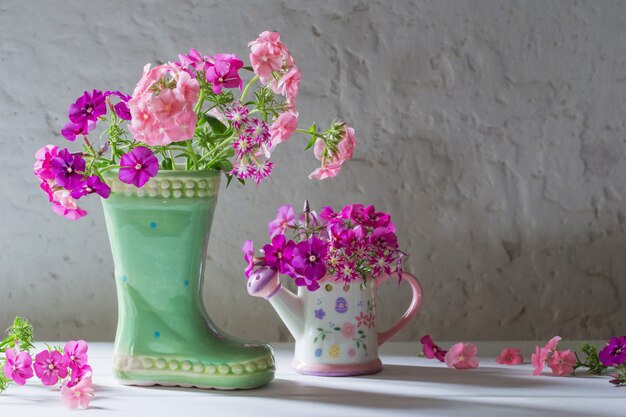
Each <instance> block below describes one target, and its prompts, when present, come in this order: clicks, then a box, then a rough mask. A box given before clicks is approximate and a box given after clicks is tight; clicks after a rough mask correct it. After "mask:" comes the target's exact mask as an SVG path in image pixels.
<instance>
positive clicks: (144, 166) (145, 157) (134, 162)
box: [119, 146, 159, 188]
mask: <svg viewBox="0 0 626 417" xmlns="http://www.w3.org/2000/svg"><path fill="white" fill-rule="evenodd" d="M120 166H121V168H120V174H119V178H120V181H122V182H124V183H126V184H133V185H134V186H135V187H137V188H141V187H143V186H144V184H145V183H147V182H148V181H149V180H150V178H152V177H154V176H155V175H156V174H157V172H159V161H158V159H157V158H156V156H154V154H153V153H152V151H151V150H150V149H148V148H146V147H145V146H137V147H136V148H135V149H133V150H132V151H130V152H128V153H126V154H124V155H122V158H121V160H120Z"/></svg>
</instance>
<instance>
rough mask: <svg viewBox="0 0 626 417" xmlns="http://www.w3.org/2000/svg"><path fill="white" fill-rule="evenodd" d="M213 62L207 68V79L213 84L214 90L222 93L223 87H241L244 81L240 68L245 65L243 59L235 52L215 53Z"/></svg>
mask: <svg viewBox="0 0 626 417" xmlns="http://www.w3.org/2000/svg"><path fill="white" fill-rule="evenodd" d="M212 61H213V64H212V65H211V66H209V67H208V68H207V70H206V80H207V81H208V82H210V83H211V84H213V92H214V93H215V94H220V93H221V92H222V88H223V87H226V88H239V89H241V86H242V81H241V77H239V70H240V69H241V68H242V67H243V61H242V60H240V59H239V58H238V57H237V55H235V54H215V56H213V59H212Z"/></svg>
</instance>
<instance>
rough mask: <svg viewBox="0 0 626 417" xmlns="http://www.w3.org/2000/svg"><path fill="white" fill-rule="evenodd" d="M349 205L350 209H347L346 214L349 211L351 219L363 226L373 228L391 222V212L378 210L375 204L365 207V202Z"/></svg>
mask: <svg viewBox="0 0 626 417" xmlns="http://www.w3.org/2000/svg"><path fill="white" fill-rule="evenodd" d="M348 207H350V209H348V210H346V214H347V213H349V216H350V219H352V220H353V221H354V222H355V223H357V224H360V225H362V226H367V227H373V228H377V227H387V226H389V223H390V222H391V216H390V215H389V214H387V213H382V212H380V211H376V209H375V208H374V206H367V207H365V206H364V205H363V204H353V205H352V206H348Z"/></svg>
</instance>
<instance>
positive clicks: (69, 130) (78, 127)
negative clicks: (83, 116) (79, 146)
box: [61, 120, 96, 142]
mask: <svg viewBox="0 0 626 417" xmlns="http://www.w3.org/2000/svg"><path fill="white" fill-rule="evenodd" d="M95 127H96V122H92V121H91V120H89V121H87V122H86V123H74V122H71V121H70V122H67V123H65V125H64V126H63V128H62V129H61V135H63V137H64V138H65V139H67V140H69V141H70V142H74V141H75V140H76V138H77V137H78V136H81V135H82V136H86V135H87V134H89V132H91V131H92V130H93V129H94V128H95Z"/></svg>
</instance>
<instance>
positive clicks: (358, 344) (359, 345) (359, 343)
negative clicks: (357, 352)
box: [356, 340, 361, 349]
mask: <svg viewBox="0 0 626 417" xmlns="http://www.w3.org/2000/svg"><path fill="white" fill-rule="evenodd" d="M356 347H357V349H358V348H360V347H361V342H359V341H358V340H357V341H356Z"/></svg>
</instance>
